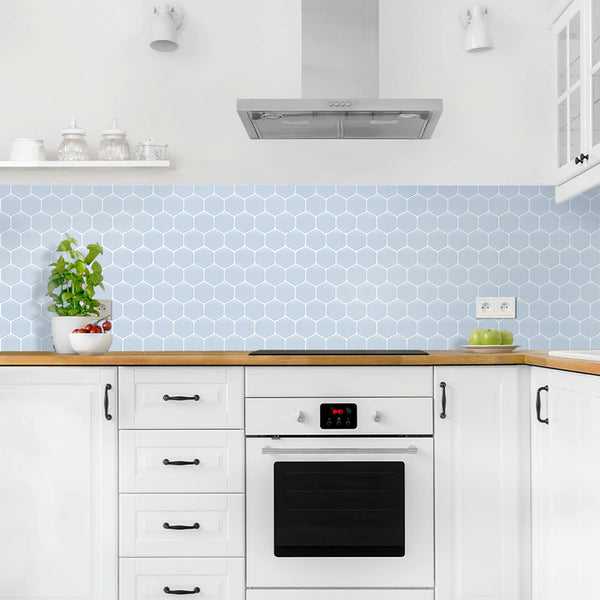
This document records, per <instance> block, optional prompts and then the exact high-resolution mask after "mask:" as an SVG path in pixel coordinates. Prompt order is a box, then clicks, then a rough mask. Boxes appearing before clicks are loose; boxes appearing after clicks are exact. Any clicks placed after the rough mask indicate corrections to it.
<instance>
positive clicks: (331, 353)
mask: <svg viewBox="0 0 600 600" xmlns="http://www.w3.org/2000/svg"><path fill="white" fill-rule="evenodd" d="M348 354H353V355H359V356H368V355H373V354H375V355H384V354H396V355H423V354H425V355H427V354H429V352H425V350H254V352H250V356H259V355H263V356H279V355H292V356H304V355H307V356H309V355H312V356H336V355H337V356H346V355H348Z"/></svg>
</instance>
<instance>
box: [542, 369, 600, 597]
mask: <svg viewBox="0 0 600 600" xmlns="http://www.w3.org/2000/svg"><path fill="white" fill-rule="evenodd" d="M531 400H532V401H531V452H532V462H531V464H532V511H533V514H532V517H533V518H532V529H533V532H532V533H533V536H532V544H533V600H562V599H563V598H569V599H570V600H592V598H594V599H595V598H597V597H598V582H597V575H598V557H599V556H600V541H599V540H600V510H599V508H598V507H600V469H599V467H598V465H600V378H599V377H597V376H594V375H581V374H578V373H568V372H564V371H555V370H550V369H542V368H533V369H532V377H531ZM546 421H547V422H546Z"/></svg>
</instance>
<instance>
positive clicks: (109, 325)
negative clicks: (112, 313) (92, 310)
mask: <svg viewBox="0 0 600 600" xmlns="http://www.w3.org/2000/svg"><path fill="white" fill-rule="evenodd" d="M102 329H104V331H110V330H111V329H112V323H111V322H110V321H104V323H102Z"/></svg>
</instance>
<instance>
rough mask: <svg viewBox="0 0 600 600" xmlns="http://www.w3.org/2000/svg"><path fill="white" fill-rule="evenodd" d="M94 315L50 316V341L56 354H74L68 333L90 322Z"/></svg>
mask: <svg viewBox="0 0 600 600" xmlns="http://www.w3.org/2000/svg"><path fill="white" fill-rule="evenodd" d="M95 318H96V317H52V342H53V344H54V351H55V352H56V354H75V350H73V348H72V347H71V342H70V341H69V334H70V333H71V332H72V331H73V329H80V328H83V327H85V326H86V325H87V324H88V323H91V322H92V320H94V319H95Z"/></svg>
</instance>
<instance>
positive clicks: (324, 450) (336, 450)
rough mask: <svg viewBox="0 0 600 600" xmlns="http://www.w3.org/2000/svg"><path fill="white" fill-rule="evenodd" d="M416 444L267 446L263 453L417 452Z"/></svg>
mask: <svg viewBox="0 0 600 600" xmlns="http://www.w3.org/2000/svg"><path fill="white" fill-rule="evenodd" d="M417 451H418V450H417V447H416V446H408V448H271V446H265V447H264V448H263V449H262V453H263V454H416V453H417Z"/></svg>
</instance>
